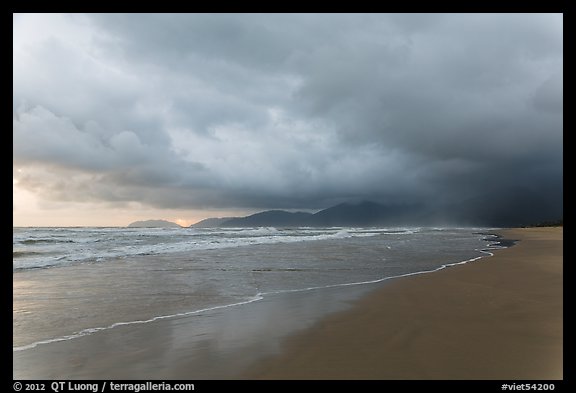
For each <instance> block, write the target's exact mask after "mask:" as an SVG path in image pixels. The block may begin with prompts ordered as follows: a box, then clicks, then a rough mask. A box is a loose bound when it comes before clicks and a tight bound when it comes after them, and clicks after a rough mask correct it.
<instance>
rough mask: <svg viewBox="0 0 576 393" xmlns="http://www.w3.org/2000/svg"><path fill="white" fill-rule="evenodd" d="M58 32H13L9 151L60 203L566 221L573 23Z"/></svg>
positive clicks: (536, 19)
mask: <svg viewBox="0 0 576 393" xmlns="http://www.w3.org/2000/svg"><path fill="white" fill-rule="evenodd" d="M36 18H38V17H36ZM44 18H45V19H40V20H38V19H36V20H34V21H31V20H30V19H29V17H27V16H25V15H24V16H20V17H18V18H15V21H14V23H15V27H14V37H15V38H14V42H15V51H14V76H13V79H14V82H13V83H14V93H13V103H14V104H13V105H14V120H13V122H14V127H13V133H14V166H15V168H18V169H20V172H17V171H15V175H14V176H15V177H17V178H19V181H20V183H19V184H20V185H21V186H22V187H25V188H28V189H31V190H34V191H35V192H37V193H38V194H41V195H43V196H45V197H49V198H53V199H64V198H68V199H72V200H102V201H109V202H114V203H116V202H118V203H120V202H127V201H139V202H143V203H146V204H149V205H151V206H155V207H177V208H203V207H222V208H229V207H253V208H293V207H301V208H314V207H325V206H326V205H327V204H329V203H333V202H339V201H342V200H346V199H355V198H365V199H376V200H381V201H392V202H398V201H414V202H422V201H426V202H427V203H432V204H440V203H444V202H445V201H447V200H450V201H455V202H458V201H461V200H465V199H470V198H485V197H486V196H487V195H488V196H490V195H493V194H494V193H500V194H501V195H512V194H514V195H516V194H515V192H516V191H517V190H529V193H530V195H534V200H538V201H543V202H542V206H541V209H542V211H548V212H550V214H559V213H561V210H562V207H561V201H562V196H561V194H562V127H563V122H562V116H563V97H562V95H563V90H562V84H563V78H562V75H563V68H562V62H563V52H562V41H563V36H562V30H563V20H562V15H553V14H543V15H541V14H504V15H500V14H468V15H458V14H433V15H428V14H409V15H404V14H393V15H378V14H377V15H374V14H370V15H358V14H353V15H348V14H336V15H322V14H301V15H291V14H273V15H260V14H259V15H252V14H243V15H236V14H232V15H230V14H223V15H221V14H217V15H210V14H193V15H191V14H176V15H173V14H103V15H66V16H45V17H44ZM33 22H34V23H36V24H38V23H39V24H40V25H39V28H40V27H41V28H42V29H43V31H42V34H36V35H33V34H30V33H28V31H29V30H30V29H31V30H33V28H34V26H32V25H31V24H32V23H33ZM71 33H74V34H71ZM539 185H542V186H539ZM515 190H516V191H515ZM514 197H515V196H514ZM488 199H490V201H492V202H493V203H498V201H499V200H498V198H497V197H494V196H492V197H490V198H488Z"/></svg>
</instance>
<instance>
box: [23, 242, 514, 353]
mask: <svg viewBox="0 0 576 393" xmlns="http://www.w3.org/2000/svg"><path fill="white" fill-rule="evenodd" d="M344 232H345V231H339V232H337V234H338V233H339V234H340V235H339V236H345V233H344ZM503 248H506V247H500V246H496V245H494V244H488V246H487V247H486V248H482V249H476V250H475V251H479V252H481V253H483V254H486V255H480V256H477V257H474V258H470V259H466V260H464V261H460V262H454V263H447V264H443V265H441V266H439V267H437V268H435V269H431V270H423V271H417V272H411V273H405V274H400V275H396V276H389V277H383V278H379V279H375V280H368V281H359V282H350V283H341V284H331V285H323V286H315V287H308V288H299V289H281V290H276V291H269V292H261V293H257V294H256V295H255V296H254V297H252V298H250V299H248V300H245V301H241V302H237V303H231V304H225V305H219V306H214V307H208V308H204V309H200V310H193V311H187V312H182V313H177V314H169V315H160V316H155V317H152V318H149V319H145V320H135V321H125V322H116V323H113V324H111V325H108V326H104V327H94V328H86V329H83V330H81V331H79V332H76V333H73V334H70V335H65V336H60V337H55V338H51V339H46V340H40V341H36V342H33V343H31V344H28V345H22V346H17V347H13V348H12V351H13V352H19V351H25V350H28V349H32V348H36V347H37V346H39V345H45V344H52V343H55V342H61V341H69V340H73V339H76V338H80V337H84V336H88V335H91V334H95V333H98V332H101V331H105V330H110V329H114V328H117V327H120V326H129V325H139V324H147V323H152V322H156V321H159V320H163V319H171V318H177V317H186V316H191V315H195V314H200V313H203V312H209V311H213V310H219V309H225V308H229V307H235V306H240V305H245V304H249V303H253V302H257V301H260V300H262V299H264V297H265V296H267V295H274V294H281V293H292V292H305V291H312V290H320V289H327V288H336V287H348V286H354V285H366V284H376V283H381V282H383V281H387V280H392V279H395V278H401V277H409V276H416V275H420V274H427V273H434V272H437V271H440V270H443V269H446V268H448V267H452V266H457V265H463V264H466V263H469V262H474V261H477V260H480V259H482V258H486V257H491V256H493V255H494V254H493V253H492V252H490V251H488V250H494V249H503Z"/></svg>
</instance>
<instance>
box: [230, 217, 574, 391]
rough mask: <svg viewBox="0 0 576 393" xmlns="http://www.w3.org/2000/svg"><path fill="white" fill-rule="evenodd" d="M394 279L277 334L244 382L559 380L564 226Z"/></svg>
mask: <svg viewBox="0 0 576 393" xmlns="http://www.w3.org/2000/svg"><path fill="white" fill-rule="evenodd" d="M498 234H499V235H502V237H503V238H505V239H518V240H520V241H519V242H518V243H517V244H516V245H515V246H513V247H511V248H505V249H500V250H496V252H495V253H494V256H492V257H490V258H483V259H482V260H481V261H478V262H477V263H473V264H468V263H465V264H462V265H461V266H452V268H451V269H441V270H442V271H437V272H436V274H434V275H428V274H426V275H425V277H422V275H415V276H408V277H401V278H398V279H395V280H391V281H390V282H389V283H388V284H387V285H386V286H385V287H382V288H380V289H377V290H375V291H373V292H371V293H369V294H368V295H366V296H364V297H362V298H361V299H359V300H358V301H356V302H355V304H354V305H353V306H352V308H351V309H349V310H346V311H342V312H340V313H337V314H332V315H329V316H327V317H326V318H324V319H322V320H321V321H320V322H318V323H317V324H315V325H314V326H313V327H312V328H310V329H308V330H306V331H305V332H301V333H299V334H295V335H293V336H290V337H289V338H288V339H286V340H284V343H283V346H282V352H281V354H280V355H277V356H275V357H270V358H267V359H264V360H262V361H261V362H259V363H258V364H256V365H254V366H252V367H251V369H250V370H249V371H248V372H246V373H244V374H242V375H241V378H243V379H421V380H429V379H476V380H479V379H562V378H563V364H562V360H563V359H562V351H563V326H562V322H563V309H562V305H563V298H562V281H563V278H562V242H563V228H519V229H506V230H501V231H498Z"/></svg>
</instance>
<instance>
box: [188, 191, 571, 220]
mask: <svg viewBox="0 0 576 393" xmlns="http://www.w3.org/2000/svg"><path fill="white" fill-rule="evenodd" d="M504 196H505V198H502V194H499V195H493V194H487V195H485V196H482V197H477V198H472V199H467V200H463V201H459V202H456V203H443V204H439V205H436V206H434V207H432V206H424V205H420V204H393V205H392V204H390V205H387V204H386V205H385V204H381V203H377V202H371V201H364V202H360V203H341V204H339V205H336V206H332V207H329V208H327V209H324V210H321V211H319V212H317V213H315V214H311V213H304V212H296V213H291V212H287V211H283V210H268V211H264V212H261V213H256V214H252V215H250V216H247V217H234V218H229V219H206V220H203V221H201V222H199V223H197V224H194V225H192V227H207V226H206V224H210V227H215V226H219V227H354V226H355V227H371V226H409V225H413V226H492V227H513V226H522V225H530V224H537V223H539V222H543V221H554V220H561V219H562V204H561V202H560V203H559V207H558V212H557V214H556V215H555V216H553V217H551V216H550V215H549V214H546V213H545V212H543V213H542V214H541V215H539V214H538V212H534V206H539V205H540V204H542V203H547V202H548V201H543V200H541V199H542V198H539V197H538V195H536V194H534V193H530V192H527V191H526V190H514V191H509V192H508V193H507V194H506V195H504ZM203 223H204V224H203Z"/></svg>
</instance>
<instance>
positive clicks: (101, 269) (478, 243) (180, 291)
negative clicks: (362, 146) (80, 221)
mask: <svg viewBox="0 0 576 393" xmlns="http://www.w3.org/2000/svg"><path fill="white" fill-rule="evenodd" d="M486 231H487V229H485V228H290V229H280V228H278V229H277V228H230V229H221V228H218V229H192V228H179V229H146V228H145V229H142V228H14V229H13V283H14V285H13V351H14V352H19V351H27V350H30V349H33V348H36V347H37V346H42V345H50V344H53V343H57V342H61V341H68V340H75V339H78V338H80V337H84V336H88V335H97V334H100V333H101V332H102V331H106V330H110V329H114V328H117V327H120V326H124V327H129V326H131V325H132V326H134V327H135V328H136V327H137V326H139V325H143V324H148V323H154V322H156V321H159V320H164V319H170V318H179V317H194V318H198V319H200V318H203V315H204V314H206V312H207V311H210V310H217V309H223V308H231V307H235V306H239V305H245V304H249V303H253V302H258V301H260V300H262V299H264V298H266V297H267V296H271V295H273V294H279V293H291V292H293V293H296V292H300V293H302V294H303V293H305V292H307V291H322V290H323V289H326V288H338V287H348V286H352V285H362V284H367V283H375V282H380V281H385V280H387V279H390V278H394V277H400V276H406V275H411V274H420V273H426V272H432V271H435V270H438V269H442V268H444V267H447V266H449V265H452V264H457V263H462V262H469V261H475V260H478V259H480V258H482V257H484V256H487V255H489V254H490V253H489V251H488V250H489V249H490V248H494V247H495V246H494V245H491V244H490V240H491V239H492V240H493V238H491V236H490V235H486ZM332 292H333V291H332Z"/></svg>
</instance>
